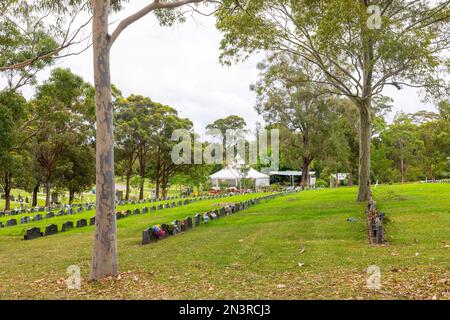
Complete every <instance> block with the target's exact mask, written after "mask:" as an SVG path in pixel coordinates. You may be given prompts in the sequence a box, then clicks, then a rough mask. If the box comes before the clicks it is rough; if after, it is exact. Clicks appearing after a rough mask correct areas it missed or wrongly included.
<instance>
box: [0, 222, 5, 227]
mask: <svg viewBox="0 0 450 320" xmlns="http://www.w3.org/2000/svg"><path fill="white" fill-rule="evenodd" d="M4 227H5V226H4V225H3V222H1V221H0V229H1V228H4Z"/></svg>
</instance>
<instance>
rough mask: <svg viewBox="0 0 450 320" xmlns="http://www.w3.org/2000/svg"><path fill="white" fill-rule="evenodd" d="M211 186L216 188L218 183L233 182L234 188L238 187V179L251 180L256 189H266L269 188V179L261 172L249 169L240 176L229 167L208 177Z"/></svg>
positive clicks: (239, 172) (237, 171)
mask: <svg viewBox="0 0 450 320" xmlns="http://www.w3.org/2000/svg"><path fill="white" fill-rule="evenodd" d="M210 178H211V180H212V182H213V184H214V185H215V186H216V187H218V186H219V181H227V182H230V181H232V182H234V184H235V186H236V187H238V185H239V180H240V179H253V180H254V182H255V186H256V187H268V186H270V177H269V176H268V175H265V174H263V173H261V172H258V171H256V170H255V169H253V168H250V169H249V170H248V172H247V174H245V175H244V174H242V173H241V171H239V170H238V169H235V168H232V167H231V166H228V167H226V168H225V169H222V170H220V171H218V172H216V173H214V174H213V175H211V176H210Z"/></svg>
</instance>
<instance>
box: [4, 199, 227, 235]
mask: <svg viewBox="0 0 450 320" xmlns="http://www.w3.org/2000/svg"><path fill="white" fill-rule="evenodd" d="M186 199H191V198H184V199H172V200H163V201H156V202H148V203H143V204H129V205H122V206H117V210H118V211H126V210H132V211H133V210H134V209H140V210H141V211H142V209H143V208H144V207H147V208H149V209H150V207H152V206H156V207H157V206H158V205H159V204H163V205H164V204H166V203H172V202H176V203H178V201H184V200H186ZM223 199H225V200H223V201H226V199H227V198H223ZM203 201H205V200H198V203H200V202H203ZM216 202H217V200H216ZM200 206H202V205H201V204H200ZM74 210H75V211H76V210H77V208H75V209H74ZM163 210H168V209H163ZM58 211H59V210H53V213H54V214H55V217H53V218H48V219H46V218H45V215H46V213H47V212H32V213H22V214H17V215H13V216H9V215H5V216H0V222H3V225H6V221H8V220H10V219H16V220H17V225H16V226H12V227H5V228H2V229H0V237H2V236H12V237H21V238H23V235H24V234H25V231H26V230H27V229H30V228H32V227H38V228H41V231H42V232H43V231H44V230H45V227H46V226H48V225H50V224H56V225H58V230H61V226H62V224H63V223H64V222H67V221H72V222H73V223H74V226H75V225H76V221H78V220H80V219H86V220H87V223H88V224H89V219H90V218H91V217H93V216H95V211H94V210H89V211H84V212H81V213H76V214H72V215H64V216H61V217H57V216H56V214H57V213H58ZM66 211H67V210H66ZM157 211H158V210H157ZM37 214H40V215H41V216H42V217H43V219H42V220H41V221H32V222H29V223H24V224H21V223H20V218H21V217H25V216H28V217H30V218H32V217H34V216H35V215H37ZM151 214H154V213H153V212H152V213H151ZM69 232H72V231H69Z"/></svg>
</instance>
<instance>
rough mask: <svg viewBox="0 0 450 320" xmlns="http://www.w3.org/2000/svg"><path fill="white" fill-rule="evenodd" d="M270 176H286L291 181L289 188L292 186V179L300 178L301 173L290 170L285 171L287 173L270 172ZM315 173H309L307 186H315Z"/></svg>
mask: <svg viewBox="0 0 450 320" xmlns="http://www.w3.org/2000/svg"><path fill="white" fill-rule="evenodd" d="M269 174H270V175H271V176H288V177H289V178H290V180H291V186H294V177H301V176H302V172H301V171H292V170H287V171H271V172H270V173H269ZM315 175H316V172H315V171H309V177H308V179H309V184H310V185H311V186H315V185H316V177H315Z"/></svg>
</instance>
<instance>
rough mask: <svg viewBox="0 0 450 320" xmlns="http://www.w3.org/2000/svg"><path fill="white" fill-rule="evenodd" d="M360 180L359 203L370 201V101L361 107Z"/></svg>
mask: <svg viewBox="0 0 450 320" xmlns="http://www.w3.org/2000/svg"><path fill="white" fill-rule="evenodd" d="M359 132H360V134H359V179H358V185H359V190H358V201H368V200H369V199H370V138H371V120H370V100H369V99H368V100H366V102H365V103H362V104H361V105H360V106H359Z"/></svg>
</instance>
